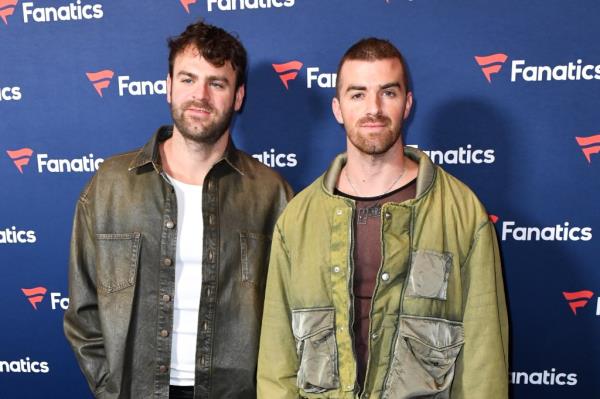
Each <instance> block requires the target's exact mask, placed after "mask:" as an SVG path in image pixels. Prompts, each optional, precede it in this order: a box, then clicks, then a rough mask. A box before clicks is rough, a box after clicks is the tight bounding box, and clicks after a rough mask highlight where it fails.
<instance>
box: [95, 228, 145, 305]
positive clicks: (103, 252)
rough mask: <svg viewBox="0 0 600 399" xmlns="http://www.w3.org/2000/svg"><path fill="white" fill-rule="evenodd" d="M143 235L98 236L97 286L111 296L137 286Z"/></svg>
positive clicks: (101, 291)
mask: <svg viewBox="0 0 600 399" xmlns="http://www.w3.org/2000/svg"><path fill="white" fill-rule="evenodd" d="M141 243H142V234H141V233H118V234H96V284H97V287H98V291H99V292H100V293H103V294H111V293H113V292H116V291H120V290H122V289H125V288H128V287H131V286H133V285H134V284H135V279H136V275H137V267H138V262H139V258H140V247H141Z"/></svg>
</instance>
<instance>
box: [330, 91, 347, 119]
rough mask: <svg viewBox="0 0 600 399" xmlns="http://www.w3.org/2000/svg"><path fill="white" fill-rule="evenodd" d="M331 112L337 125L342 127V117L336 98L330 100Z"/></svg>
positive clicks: (338, 101)
mask: <svg viewBox="0 0 600 399" xmlns="http://www.w3.org/2000/svg"><path fill="white" fill-rule="evenodd" d="M331 110H332V111H333V115H334V116H335V119H336V120H337V121H338V123H340V124H342V125H343V124H344V117H343V116H342V109H341V107H340V100H338V98H337V97H333V100H331Z"/></svg>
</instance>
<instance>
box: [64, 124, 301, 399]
mask: <svg viewBox="0 0 600 399" xmlns="http://www.w3.org/2000/svg"><path fill="white" fill-rule="evenodd" d="M171 135H172V128H171V127H163V128H161V129H159V131H158V132H157V133H156V134H155V135H154V136H153V138H152V139H151V140H150V142H149V143H148V144H146V145H145V146H144V147H143V148H142V149H140V150H139V151H136V152H131V153H127V154H124V155H120V156H116V157H113V158H111V159H108V160H107V161H105V162H104V163H103V164H102V165H101V167H100V169H99V171H98V172H97V174H96V175H95V176H94V177H93V178H92V179H91V181H90V182H89V183H88V185H87V186H86V188H85V189H84V191H83V193H82V194H81V197H80V198H79V201H78V203H77V208H76V213H75V219H74V224H73V236H72V240H71V255H70V270H69V294H70V304H69V308H68V310H67V312H66V314H65V319H64V329H65V335H66V337H67V339H68V340H69V342H70V344H71V346H72V348H73V350H74V352H75V355H76V357H77V360H78V362H79V365H80V367H81V370H82V371H83V373H84V375H85V377H86V378H87V381H88V383H89V385H90V388H91V390H92V391H93V393H94V395H95V396H96V397H98V398H119V399H127V398H132V399H140V398H144V399H146V398H168V396H169V366H170V356H171V331H172V326H173V295H174V290H175V250H176V238H177V225H176V223H177V198H176V194H175V191H174V189H173V187H172V185H171V184H170V183H169V181H168V179H167V177H166V175H165V174H164V172H163V171H162V166H161V163H160V159H159V151H158V144H159V142H160V141H163V140H166V139H167V138H169V137H170V136H171ZM202 191H203V200H202V215H203V223H204V237H203V241H201V242H198V245H202V247H203V260H202V291H201V299H200V309H199V315H198V336H197V349H196V374H195V394H194V398H244V399H246V398H253V397H255V396H256V377H255V376H256V365H257V356H258V339H259V336H260V320H261V316H262V309H263V300H264V288H265V284H266V271H267V265H268V257H269V248H270V242H271V235H272V232H273V227H274V225H275V222H276V220H277V218H278V216H279V215H280V213H281V211H282V210H283V208H284V206H285V205H286V204H287V202H288V200H289V198H290V197H291V190H290V188H289V186H288V185H287V183H286V182H285V181H284V180H283V179H282V178H281V177H280V176H279V175H278V174H277V173H276V172H274V171H273V170H272V169H270V168H268V167H266V166H264V165H262V164H261V163H259V162H258V161H256V160H254V159H253V158H251V157H250V156H248V155H247V154H244V153H242V152H240V151H237V150H236V149H235V148H234V147H233V144H231V143H230V145H229V146H228V148H227V150H226V153H225V155H224V157H223V159H222V160H220V161H219V162H217V163H216V164H215V165H214V166H213V167H212V169H211V170H210V171H209V173H208V175H207V176H206V179H205V181H204V184H203V187H202Z"/></svg>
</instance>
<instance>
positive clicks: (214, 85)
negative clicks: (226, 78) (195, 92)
mask: <svg viewBox="0 0 600 399" xmlns="http://www.w3.org/2000/svg"><path fill="white" fill-rule="evenodd" d="M210 85H211V86H212V87H216V88H217V89H223V88H224V87H225V85H224V84H223V82H219V81H214V82H210Z"/></svg>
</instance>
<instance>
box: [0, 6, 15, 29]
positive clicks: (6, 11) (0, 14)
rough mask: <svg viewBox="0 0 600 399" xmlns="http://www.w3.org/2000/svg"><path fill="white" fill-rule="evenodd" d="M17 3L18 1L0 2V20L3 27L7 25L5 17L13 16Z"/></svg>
mask: <svg viewBox="0 0 600 399" xmlns="http://www.w3.org/2000/svg"><path fill="white" fill-rule="evenodd" d="M18 2H19V0H0V18H2V20H3V21H4V25H8V20H7V19H6V17H10V16H11V15H13V13H14V12H15V6H16V5H17V3H18Z"/></svg>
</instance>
